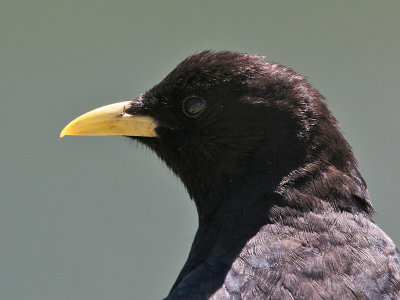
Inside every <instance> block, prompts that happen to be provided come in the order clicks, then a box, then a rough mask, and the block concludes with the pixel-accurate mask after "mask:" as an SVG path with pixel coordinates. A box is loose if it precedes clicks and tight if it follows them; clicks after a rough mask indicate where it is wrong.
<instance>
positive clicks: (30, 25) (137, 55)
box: [0, 0, 400, 300]
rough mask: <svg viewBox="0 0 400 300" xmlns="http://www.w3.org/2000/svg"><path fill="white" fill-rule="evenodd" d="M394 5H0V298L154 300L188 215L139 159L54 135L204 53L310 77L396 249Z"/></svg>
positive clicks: (168, 279)
mask: <svg viewBox="0 0 400 300" xmlns="http://www.w3.org/2000/svg"><path fill="white" fill-rule="evenodd" d="M399 16H400V2H399V1H397V0H393V1H330V2H328V1H320V0H316V1H184V0H180V1H176V0H172V1H132V0H131V1H124V0H114V1H105V0H101V1H87V0H79V1H78V0H69V1H54V0H53V1H50V0H47V1H44V0H37V1H27V0H25V1H18V0H0V100H1V106H0V177H1V178H0V189H1V190H0V197H1V199H0V299H7V300H9V299H10V300H11V299H40V300H47V299H57V300H61V299H96V300H101V299H160V298H162V297H164V296H166V295H167V293H168V291H169V288H170V287H171V286H172V283H173V282H174V280H175V278H176V276H177V274H178V271H179V270H180V268H181V267H182V265H183V263H184V261H185V259H186V256H187V254H188V251H189V247H190V245H191V242H192V238H193V236H194V233H195V229H196V226H197V215H196V212H195V207H194V205H193V203H192V202H191V201H189V198H188V196H187V195H186V193H185V191H184V188H183V187H182V185H181V184H180V182H179V181H178V179H176V178H175V177H174V176H173V174H172V173H171V172H170V171H169V170H168V169H167V168H166V167H165V166H164V165H163V164H162V163H161V162H160V161H159V159H158V158H156V157H155V155H154V154H152V153H150V151H149V150H147V149H144V148H143V147H137V146H136V145H135V144H134V143H131V142H129V141H128V140H127V139H124V138H120V137H104V138H96V137H66V138H64V139H63V140H60V139H59V137H58V135H59V132H60V130H61V129H62V128H63V126H64V125H66V123H68V122H69V121H70V120H72V119H73V118H75V117H76V116H78V115H80V114H81V113H84V112H86V111H88V110H90V109H92V108H95V107H98V106H101V105H105V104H108V103H112V102H117V101H121V100H125V99H129V98H132V97H134V96H136V95H138V94H139V93H142V92H143V91H145V90H146V89H149V88H151V87H152V86H153V85H154V84H155V83H157V82H158V81H160V80H161V79H162V78H163V77H164V76H165V75H166V74H167V73H168V72H169V71H170V70H172V68H173V67H174V66H175V65H176V64H177V63H178V62H180V61H181V60H182V59H184V58H185V57H186V56H188V55H190V54H192V53H194V52H199V51H201V50H204V49H215V50H222V49H230V50H237V51H244V52H249V53H256V54H262V55H266V56H267V57H268V59H271V60H274V61H277V62H279V63H282V64H285V65H288V66H290V67H292V68H293V69H294V70H296V71H297V72H299V73H301V74H302V75H305V76H307V77H308V78H309V80H310V81H311V83H312V84H313V85H314V86H315V87H316V88H317V89H319V90H320V91H321V93H322V94H324V95H325V96H326V97H327V99H328V103H329V106H330V108H331V110H332V111H333V112H334V115H335V116H336V117H337V118H338V120H339V122H340V124H341V127H342V129H343V131H344V133H345V136H346V138H347V139H348V140H349V142H350V144H351V145H352V146H353V148H354V151H355V154H356V157H357V159H358V161H359V165H360V169H361V172H362V174H363V176H364V178H365V179H366V181H367V183H368V186H369V191H370V194H371V199H372V202H373V204H374V206H375V208H376V210H377V215H376V221H377V223H378V224H379V225H380V226H381V227H382V228H383V229H384V230H385V231H386V232H387V233H388V234H389V235H390V236H391V237H392V239H393V240H394V241H395V242H396V244H398V245H400V232H399V227H400V220H399V217H398V215H399V210H400V201H399V197H398V194H399V192H398V187H399V183H398V179H399V175H398V174H399V171H398V170H399V169H400V160H399V153H400V151H399V150H400V133H399V129H400V119H399V117H398V115H399V112H400V102H399V100H400V99H399V92H398V91H399V86H400V82H399V78H400V75H399V74H400V55H399V54H400V17H399Z"/></svg>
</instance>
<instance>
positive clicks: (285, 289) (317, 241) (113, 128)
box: [60, 50, 400, 300]
mask: <svg viewBox="0 0 400 300" xmlns="http://www.w3.org/2000/svg"><path fill="white" fill-rule="evenodd" d="M65 135H97V136H102V135H120V136H125V137H128V138H129V139H134V140H136V141H137V142H138V143H141V144H144V145H145V146H147V147H148V148H150V149H151V150H152V151H154V152H155V153H156V154H157V156H158V157H159V158H161V160H163V161H164V162H165V164H166V165H167V166H168V167H169V168H170V169H171V170H172V171H173V173H174V174H175V175H176V176H177V177H179V178H180V180H181V181H182V183H183V185H184V186H185V188H186V190H187V192H188V195H189V196H190V198H191V199H192V200H193V201H194V203H195V206H196V210H197V213H198V229H197V232H196V234H195V236H194V240H193V244H192V246H191V249H190V252H189V254H188V258H187V260H186V263H185V264H184V266H183V268H182V270H181V271H180V273H179V275H178V277H177V279H176V281H175V283H174V284H173V286H172V288H171V290H170V292H169V293H168V294H167V296H166V298H165V300H174V299H400V254H399V251H398V249H397V248H396V245H395V244H394V243H393V241H392V240H391V239H390V237H388V236H387V235H386V234H385V233H384V232H383V231H382V230H381V229H380V228H379V227H378V226H377V224H376V223H375V222H374V220H373V215H374V212H375V211H374V208H373V206H372V204H371V202H370V200H369V194H368V190H367V186H366V183H365V181H364V179H363V178H362V176H361V174H360V172H359V171H358V166H357V162H356V159H355V157H354V155H353V152H352V149H351V147H350V145H349V144H348V142H347V141H346V140H345V138H344V136H343V133H342V131H341V129H340V128H339V125H338V122H337V120H336V119H335V118H334V117H333V116H332V113H331V112H330V110H329V109H328V107H327V103H326V99H325V98H324V96H322V94H320V93H319V92H318V91H317V90H316V89H315V88H313V87H312V86H311V85H310V84H309V83H308V81H307V80H306V79H305V77H303V76H301V75H299V74H298V73H296V72H295V71H293V70H292V69H290V68H289V67H286V66H283V65H281V64H278V63H275V62H272V61H269V60H268V59H266V58H265V57H264V56H259V55H251V54H247V53H240V52H234V51H211V50H206V51H203V52H199V53H196V54H194V55H191V56H189V57H188V58H186V59H185V60H183V61H182V62H181V63H180V64H179V65H178V66H177V67H176V68H175V69H173V71H172V72H171V73H169V74H168V75H167V76H166V77H165V78H164V79H163V80H162V81H161V82H160V83H158V84H156V85H155V86H154V87H153V88H151V89H149V90H148V91H146V92H144V93H143V94H141V95H139V96H138V97H136V98H134V99H132V100H129V101H123V102H118V103H114V104H110V105H107V106H104V107H101V108H97V109H94V110H92V111H90V112H88V113H86V114H83V115H81V116H80V117H78V118H76V119H74V120H73V121H72V122H70V123H69V124H68V125H67V126H66V127H65V128H64V129H63V130H62V132H61V134H60V137H63V136H65ZM160 246H161V245H160ZM166 255H167V254H166Z"/></svg>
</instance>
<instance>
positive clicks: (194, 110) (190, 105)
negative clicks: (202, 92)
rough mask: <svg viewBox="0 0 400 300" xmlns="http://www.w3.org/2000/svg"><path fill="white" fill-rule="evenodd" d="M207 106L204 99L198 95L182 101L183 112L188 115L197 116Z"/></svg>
mask: <svg viewBox="0 0 400 300" xmlns="http://www.w3.org/2000/svg"><path fill="white" fill-rule="evenodd" d="M206 106H207V102H206V100H204V99H203V98H200V97H189V98H186V99H185V100H184V101H183V112H184V113H185V115H187V116H188V117H197V116H198V115H199V114H201V113H202V112H203V111H204V110H205V109H206Z"/></svg>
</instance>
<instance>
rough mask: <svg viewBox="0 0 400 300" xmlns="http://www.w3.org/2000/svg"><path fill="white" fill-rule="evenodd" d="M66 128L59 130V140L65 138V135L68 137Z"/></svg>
mask: <svg viewBox="0 0 400 300" xmlns="http://www.w3.org/2000/svg"><path fill="white" fill-rule="evenodd" d="M66 129H67V128H66V127H64V129H63V130H61V132H60V139H62V138H63V137H64V136H66V135H68V133H67V130H66Z"/></svg>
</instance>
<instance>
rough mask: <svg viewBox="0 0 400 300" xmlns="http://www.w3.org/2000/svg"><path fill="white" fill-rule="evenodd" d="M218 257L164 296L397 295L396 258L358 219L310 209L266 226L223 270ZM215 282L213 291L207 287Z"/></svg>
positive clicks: (377, 232)
mask: <svg viewBox="0 0 400 300" xmlns="http://www.w3.org/2000/svg"><path fill="white" fill-rule="evenodd" d="M227 244H229V243H227ZM218 247H219V248H221V247H224V246H223V245H222V246H221V245H218ZM226 251H227V252H229V249H226ZM216 253H219V256H218V255H214V256H211V257H208V258H207V259H206V260H204V261H203V262H202V263H201V264H199V265H198V266H197V268H196V269H194V270H193V271H192V272H191V273H189V274H188V275H187V276H186V277H185V278H184V279H183V280H182V282H181V283H180V284H179V286H178V287H177V289H176V290H175V291H174V293H172V295H170V296H171V298H168V299H333V298H332V297H334V298H335V299H338V298H340V299H395V298H397V297H400V254H399V252H398V250H397V248H396V246H395V245H394V243H393V242H392V241H391V239H390V238H389V237H388V236H387V235H386V234H385V233H384V232H383V231H382V230H381V229H380V228H379V227H378V226H377V225H376V224H374V223H373V222H372V221H371V220H370V219H369V218H367V217H365V216H364V215H362V214H349V213H333V212H327V213H324V214H315V213H312V212H310V213H306V214H304V215H303V216H302V217H296V218H290V217H289V218H283V219H282V220H281V222H277V223H272V224H267V225H265V226H263V227H262V228H260V230H259V231H258V232H257V234H255V235H254V236H253V237H252V238H251V239H249V240H248V241H247V243H246V244H245V246H244V247H243V248H242V249H241V251H240V252H239V255H238V256H237V257H236V258H235V259H234V260H233V261H230V262H228V263H229V264H230V265H229V266H228V268H227V267H226V264H227V261H226V260H225V259H224V255H223V251H221V249H219V250H218V251H216ZM221 254H222V255H221ZM216 282H219V284H220V285H219V287H218V288H215V286H211V285H210V283H213V284H215V283H216ZM333 295H334V296H333ZM187 297H189V298H187Z"/></svg>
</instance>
